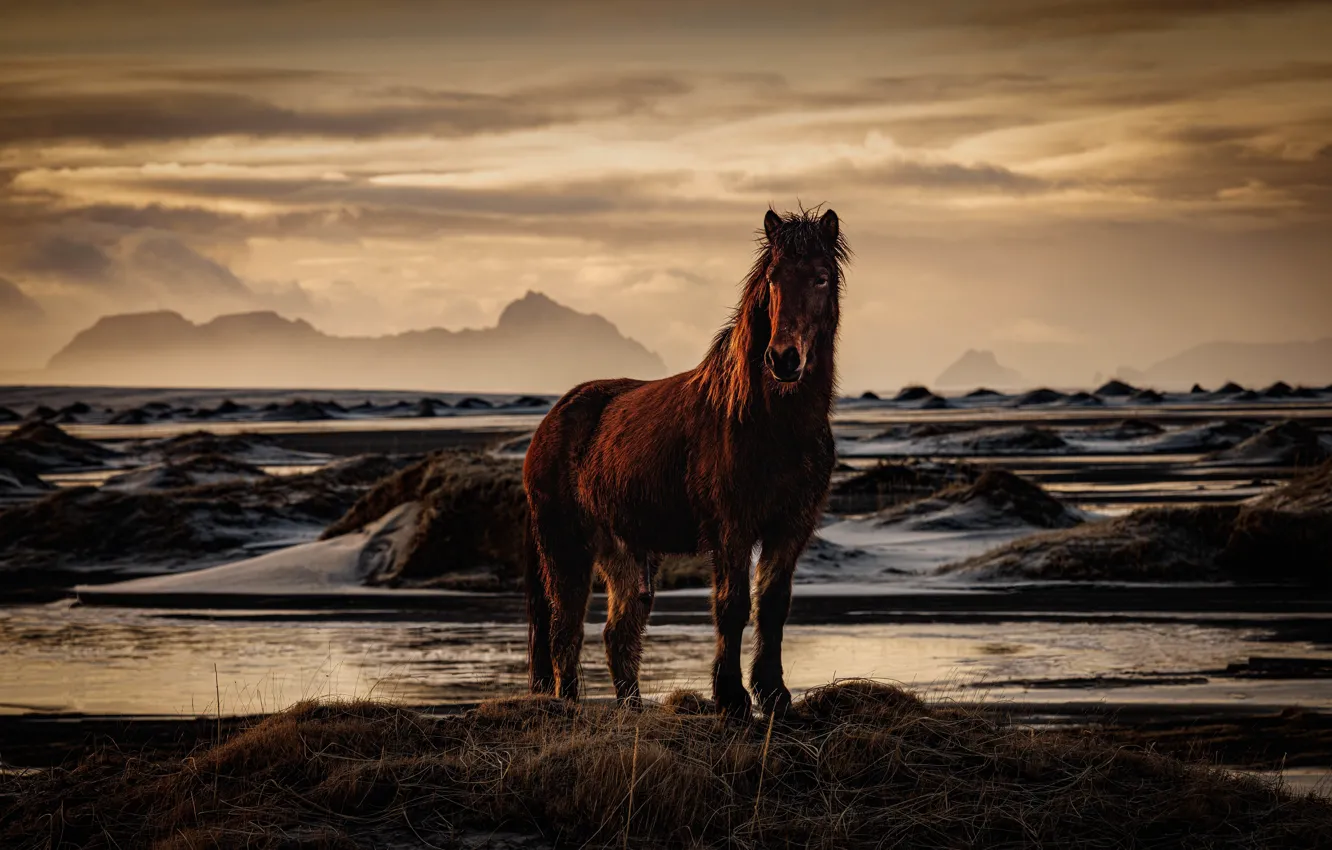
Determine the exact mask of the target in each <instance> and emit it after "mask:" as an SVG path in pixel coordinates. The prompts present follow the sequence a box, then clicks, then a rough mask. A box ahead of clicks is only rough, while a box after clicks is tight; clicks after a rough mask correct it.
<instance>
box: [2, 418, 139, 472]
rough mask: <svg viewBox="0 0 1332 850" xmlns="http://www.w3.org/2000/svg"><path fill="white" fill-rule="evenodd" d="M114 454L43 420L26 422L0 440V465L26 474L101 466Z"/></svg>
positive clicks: (114, 455)
mask: <svg viewBox="0 0 1332 850" xmlns="http://www.w3.org/2000/svg"><path fill="white" fill-rule="evenodd" d="M117 455H118V453H117V452H115V451H112V450H111V449H108V448H106V447H105V446H100V445H98V444H97V443H93V442H89V441H88V440H81V439H79V438H78V437H72V436H70V435H69V434H66V433H65V432H64V431H62V430H61V429H60V426H58V425H53V424H51V423H50V422H45V421H34V422H27V423H25V424H24V425H22V426H20V427H19V428H16V429H15V430H14V431H12V432H10V433H9V435H8V436H6V437H5V438H4V440H0V466H4V467H6V468H9V469H15V470H22V471H24V472H28V473H38V472H51V471H55V470H61V469H77V468H83V467H90V466H102V465H103V464H105V463H106V461H107V460H109V459H111V458H113V457H116V456H117Z"/></svg>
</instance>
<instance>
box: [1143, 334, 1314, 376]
mask: <svg viewBox="0 0 1332 850" xmlns="http://www.w3.org/2000/svg"><path fill="white" fill-rule="evenodd" d="M1119 374H1120V376H1121V377H1123V378H1126V379H1128V380H1129V381H1131V382H1132V383H1136V384H1139V385H1144V384H1146V385H1151V386H1155V387H1160V388H1163V389H1187V388H1188V387H1190V386H1192V385H1193V384H1194V383H1199V384H1202V385H1203V386H1205V387H1216V386H1219V385H1220V384H1224V383H1225V382H1227V381H1234V382H1236V383H1238V384H1242V385H1244V386H1246V387H1265V386H1267V385H1269V384H1271V383H1273V382H1275V381H1285V382H1286V383H1289V384H1306V385H1309V386H1320V387H1321V386H1324V385H1326V384H1328V383H1329V382H1332V337H1330V338H1328V339H1320V340H1316V341H1314V342H1266V343H1265V342H1209V343H1204V344H1203V345H1198V346H1194V347H1193V348H1190V349H1188V350H1187V351H1183V352H1181V353H1179V354H1176V355H1175V356H1174V357H1169V358H1167V359H1165V360H1162V361H1161V362H1159V363H1157V364H1155V365H1153V366H1152V367H1150V368H1148V369H1145V370H1143V371H1137V370H1134V369H1120V370H1119Z"/></svg>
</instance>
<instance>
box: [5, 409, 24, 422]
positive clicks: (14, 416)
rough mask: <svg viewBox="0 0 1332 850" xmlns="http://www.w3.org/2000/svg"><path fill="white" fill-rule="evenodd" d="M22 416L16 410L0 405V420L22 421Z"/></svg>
mask: <svg viewBox="0 0 1332 850" xmlns="http://www.w3.org/2000/svg"><path fill="white" fill-rule="evenodd" d="M22 421H23V417H22V416H20V415H19V413H18V411H16V410H10V409H9V408H8V407H4V406H3V405H0V422H22Z"/></svg>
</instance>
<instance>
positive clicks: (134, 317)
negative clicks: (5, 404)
mask: <svg viewBox="0 0 1332 850" xmlns="http://www.w3.org/2000/svg"><path fill="white" fill-rule="evenodd" d="M665 372H666V366H665V364H664V363H662V361H661V358H660V357H658V356H657V355H656V354H654V353H653V352H651V351H649V350H648V349H646V348H644V347H643V346H642V345H641V344H639V343H638V342H635V341H634V340H632V339H629V338H627V337H625V336H623V335H622V334H621V333H620V332H619V330H618V329H617V328H616V327H615V325H613V324H612V323H611V322H609V321H607V320H606V319H605V318H603V317H601V316H598V315H595V314H589V313H579V312H577V311H576V310H572V309H570V308H568V307H565V306H564V305H562V304H558V303H556V302H555V301H553V300H551V299H550V298H548V297H546V296H545V295H542V294H541V293H539V292H528V293H527V294H526V295H524V296H523V297H522V298H520V299H518V300H517V301H514V302H513V303H511V304H509V305H508V306H507V307H505V308H504V311H503V312H502V313H501V314H500V317H499V321H498V323H497V324H496V325H495V326H494V327H491V328H481V329H467V330H461V331H449V330H444V329H443V328H431V329H429V330H422V331H410V332H407V333H402V334H396V335H392V336H381V337H339V336H331V335H329V334H325V333H323V332H322V331H320V330H318V329H317V328H315V327H314V326H313V325H311V324H310V323H308V322H305V321H302V320H293V319H287V318H284V317H282V316H279V315H278V314H276V313H272V312H259V313H238V314H235V315H228V316H218V317H217V318H216V319H213V320H212V321H210V322H206V323H204V324H195V323H193V322H190V321H188V320H187V319H185V318H184V317H182V316H181V315H179V314H178V313H172V312H167V311H162V312H155V313H133V314H125V315H117V316H106V317H104V318H102V319H100V320H99V321H98V322H97V323H96V324H95V325H93V326H92V327H91V328H88V329H87V330H85V331H82V332H80V333H79V334H78V335H76V336H75V337H74V339H73V340H71V341H70V342H69V344H68V345H66V346H65V347H64V348H63V349H61V350H60V351H59V352H58V353H57V354H56V355H55V356H54V357H52V358H51V361H50V363H49V364H48V365H47V373H46V375H45V376H44V377H46V378H47V379H50V380H52V381H57V382H63V383H97V384H111V385H117V384H118V385H141V386H191V387H206V386H228V387H233V386H250V387H308V388H311V389H314V388H366V389H369V388H376V387H384V388H416V389H435V390H458V391H477V392H479V391H486V390H490V391H498V392H502V391H528V392H560V391H563V390H566V389H568V388H569V387H570V386H572V385H574V384H576V383H579V382H581V381H584V380H588V379H591V378H597V377H620V376H630V377H640V378H654V377H658V376H660V375H663V374H665Z"/></svg>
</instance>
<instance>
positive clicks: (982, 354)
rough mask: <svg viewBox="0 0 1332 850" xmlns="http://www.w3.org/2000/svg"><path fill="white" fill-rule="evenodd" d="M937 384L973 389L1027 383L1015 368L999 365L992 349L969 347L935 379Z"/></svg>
mask: <svg viewBox="0 0 1332 850" xmlns="http://www.w3.org/2000/svg"><path fill="white" fill-rule="evenodd" d="M934 383H935V386H937V387H941V388H947V389H962V388H965V389H973V388H975V387H990V388H992V389H993V388H1006V389H1013V388H1016V387H1021V386H1024V385H1025V384H1026V380H1025V379H1024V378H1023V377H1022V375H1021V374H1020V373H1019V372H1018V371H1017V370H1015V369H1009V368H1008V367H1006V366H1001V365H999V361H998V359H996V358H995V356H994V352H992V351H976V350H975V349H967V353H966V354H963V355H962V356H961V357H960V358H958V360H957V362H955V363H954V364H953V365H951V366H949V367H948V368H947V369H945V370H943V372H942V373H941V374H940V375H939V377H938V378H936V379H935V381H934Z"/></svg>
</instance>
